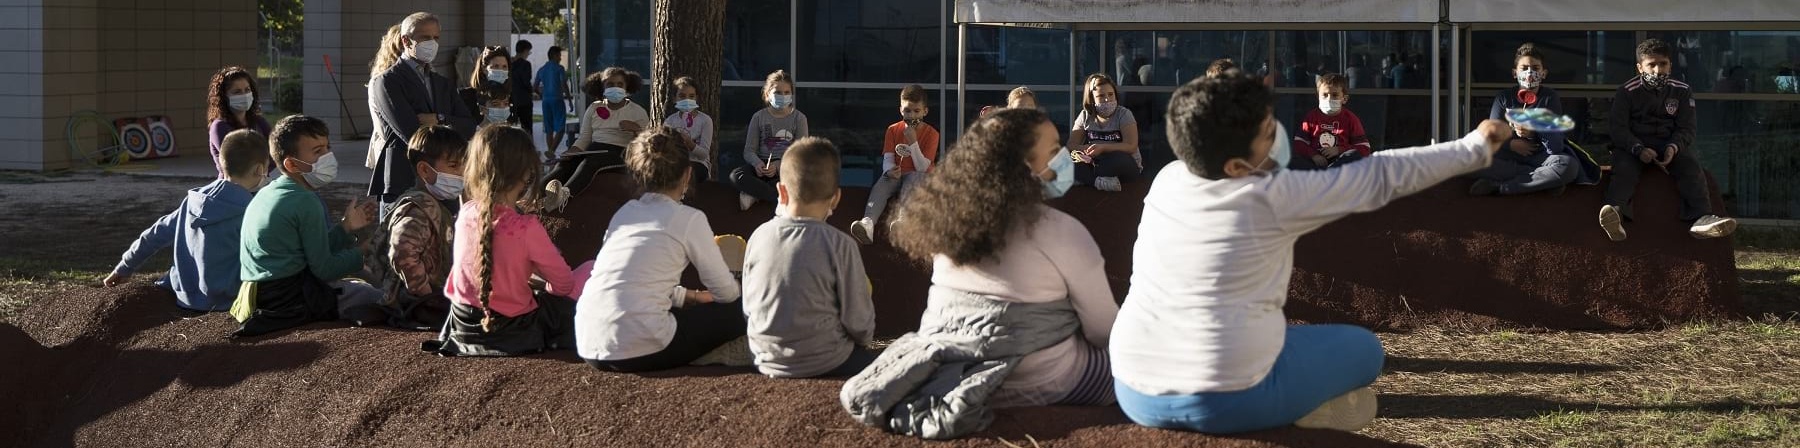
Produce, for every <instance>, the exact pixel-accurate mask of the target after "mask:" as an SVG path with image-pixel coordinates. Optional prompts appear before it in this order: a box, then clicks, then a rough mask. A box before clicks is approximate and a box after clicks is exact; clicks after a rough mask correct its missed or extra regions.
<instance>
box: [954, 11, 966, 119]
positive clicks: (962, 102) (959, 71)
mask: <svg viewBox="0 0 1800 448" xmlns="http://www.w3.org/2000/svg"><path fill="white" fill-rule="evenodd" d="M968 65H969V24H967V23H958V24H956V138H959V139H960V138H962V133H963V126H966V125H967V124H968V123H969V120H968V117H966V116H965V115H967V114H968V113H969V79H968V77H969V67H968Z"/></svg>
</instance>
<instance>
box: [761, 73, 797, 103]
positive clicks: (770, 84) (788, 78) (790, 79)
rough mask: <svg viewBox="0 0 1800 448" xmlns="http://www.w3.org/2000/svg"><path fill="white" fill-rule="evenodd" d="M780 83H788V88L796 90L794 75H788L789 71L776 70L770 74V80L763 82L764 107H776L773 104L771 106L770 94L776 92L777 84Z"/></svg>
mask: <svg viewBox="0 0 1800 448" xmlns="http://www.w3.org/2000/svg"><path fill="white" fill-rule="evenodd" d="M778 82H785V83H787V85H788V88H789V89H792V88H794V75H790V74H788V72H787V70H776V71H775V72H774V73H770V74H769V77H768V79H765V80H763V90H762V101H763V105H766V106H771V107H772V106H774V105H773V104H769V94H770V93H774V92H775V83H778Z"/></svg>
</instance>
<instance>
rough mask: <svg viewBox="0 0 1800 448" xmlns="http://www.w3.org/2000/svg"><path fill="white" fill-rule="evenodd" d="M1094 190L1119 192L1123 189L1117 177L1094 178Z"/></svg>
mask: <svg viewBox="0 0 1800 448" xmlns="http://www.w3.org/2000/svg"><path fill="white" fill-rule="evenodd" d="M1094 188H1095V189H1097V190H1100V191H1119V190H1123V189H1124V187H1122V186H1120V185H1119V178H1117V177H1096V178H1094Z"/></svg>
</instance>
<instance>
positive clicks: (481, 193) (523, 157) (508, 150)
mask: <svg viewBox="0 0 1800 448" xmlns="http://www.w3.org/2000/svg"><path fill="white" fill-rule="evenodd" d="M468 159H469V160H468V163H467V164H466V165H464V166H465V167H466V168H464V174H465V176H464V177H465V178H466V179H467V182H468V195H469V200H471V201H475V205H476V207H475V213H476V215H475V218H476V219H477V220H479V222H480V223H481V227H480V230H479V232H478V234H479V235H480V236H479V237H477V238H479V239H478V240H477V241H478V242H477V243H476V244H475V250H476V252H477V253H479V254H480V260H479V261H478V262H477V266H476V267H475V283H476V284H479V285H481V331H483V332H486V331H488V327H489V324H490V323H492V322H493V319H494V310H493V308H492V307H491V306H490V304H489V300H490V298H491V296H492V295H493V292H494V286H493V284H492V282H491V280H492V277H493V273H494V224H495V222H494V221H495V219H496V218H495V216H494V208H495V207H499V206H507V207H512V206H514V204H510V203H507V204H502V203H501V202H502V201H503V200H505V199H506V196H507V195H509V194H513V193H518V194H520V195H521V196H523V197H525V198H529V197H532V196H535V195H532V194H530V190H531V188H530V186H531V184H532V183H533V182H534V181H536V180H537V178H538V175H539V172H540V171H542V170H543V169H544V168H543V165H542V164H540V163H539V162H538V160H539V159H538V154H537V149H536V148H535V147H533V146H532V142H531V134H529V133H527V132H525V130H523V129H519V128H515V127H511V126H487V127H483V128H481V130H480V131H477V132H476V133H475V139H474V140H471V141H470V142H469V156H468Z"/></svg>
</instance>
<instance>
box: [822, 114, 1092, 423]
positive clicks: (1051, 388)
mask: <svg viewBox="0 0 1800 448" xmlns="http://www.w3.org/2000/svg"><path fill="white" fill-rule="evenodd" d="M1058 137H1059V136H1058V135H1057V132H1056V126H1055V125H1053V124H1051V123H1050V119H1049V116H1047V115H1045V114H1044V113H1043V112H1040V111H1038V110H1035V109H1017V108H1008V109H1001V110H998V111H994V112H993V113H991V114H989V115H988V116H987V117H984V118H982V119H980V120H978V121H976V123H975V124H974V126H973V127H971V128H970V129H969V131H968V132H967V133H965V134H964V135H963V136H962V138H961V139H960V140H959V141H958V142H957V143H956V145H955V146H954V147H955V148H956V149H955V150H952V151H949V152H948V153H947V154H945V155H944V156H943V157H944V158H943V159H942V160H941V161H940V163H939V164H938V165H936V166H934V167H933V168H932V174H931V176H929V177H927V178H926V180H925V182H924V184H922V185H920V186H919V190H918V194H915V195H913V196H912V197H911V198H909V199H907V200H906V201H905V202H904V203H903V204H902V205H901V206H900V208H901V212H900V213H901V214H904V215H906V216H907V219H906V220H904V221H901V222H900V223H899V224H896V225H895V227H894V229H893V234H892V235H891V236H890V237H889V238H890V239H891V240H892V242H893V244H894V246H895V247H897V248H899V249H900V250H901V251H903V252H905V253H906V254H907V255H908V256H911V257H913V258H914V259H917V260H920V261H928V262H931V263H932V272H933V275H932V277H931V282H932V287H931V297H930V302H931V303H932V306H931V307H930V309H928V310H926V314H925V316H924V318H923V322H924V323H923V324H922V325H921V326H920V328H922V330H921V331H920V332H918V333H916V334H914V335H912V336H909V337H907V338H902V339H901V340H900V341H897V342H895V343H894V344H893V345H891V346H889V348H888V350H889V351H894V350H908V349H919V350H929V348H926V347H930V346H937V345H938V344H939V343H942V344H948V345H950V346H952V347H954V348H956V350H953V351H956V352H960V353H962V354H966V355H969V356H968V358H967V359H966V360H967V361H996V360H1003V359H1009V358H1012V359H1016V361H1008V362H1011V363H1012V364H1013V366H1014V368H1013V369H1012V371H1011V373H1009V374H1007V375H1006V376H1005V377H1004V378H1001V379H999V381H1001V383H1000V384H999V387H998V388H997V389H995V390H994V392H993V394H991V395H988V396H987V401H986V402H985V403H972V404H976V405H987V406H994V407H1005V406H1035V405H1047V404H1068V405H1096V406H1099V405H1107V404H1111V403H1112V402H1113V393H1112V388H1111V386H1110V382H1111V381H1112V375H1111V374H1110V373H1109V372H1110V370H1109V369H1108V357H1107V350H1106V348H1107V344H1108V340H1109V339H1110V337H1111V334H1112V329H1113V317H1114V316H1115V315H1117V314H1118V312H1119V307H1118V305H1117V304H1116V302H1114V301H1113V294H1112V289H1111V286H1109V285H1108V284H1107V280H1106V273H1105V270H1104V269H1102V268H1101V266H1103V265H1105V262H1106V261H1105V260H1103V259H1102V258H1101V256H1100V247H1099V245H1097V244H1096V243H1095V242H1094V238H1093V236H1092V235H1091V234H1089V233H1088V230H1087V227H1084V226H1083V225H1082V224H1081V222H1079V221H1076V220H1075V218H1074V217H1072V216H1069V215H1068V214H1067V213H1063V212H1062V211H1059V210H1057V209H1054V208H1051V207H1050V206H1048V205H1045V204H1044V201H1045V200H1046V199H1052V198H1056V197H1059V196H1062V194H1063V193H1065V192H1067V191H1068V189H1069V186H1070V185H1071V184H1072V183H1073V182H1072V181H1073V180H1074V179H1073V176H1074V175H1075V173H1074V170H1075V167H1074V166H1073V165H1074V164H1073V163H1072V160H1071V159H1070V158H1069V155H1068V151H1067V150H1066V149H1064V148H1062V147H1061V145H1059V144H1058V143H1059V140H1060V139H1059V138H1058ZM992 302H1002V303H1005V304H1006V305H1005V306H1004V307H996V306H993V305H984V304H990V303H992ZM994 310H997V311H994ZM990 331H1004V332H1007V333H1008V336H1009V337H1008V338H994V339H984V340H982V341H973V342H971V341H967V340H965V339H962V338H957V337H955V336H954V334H985V333H984V332H990ZM909 338H916V339H913V340H912V341H909ZM997 341H1003V342H997ZM916 342H922V344H920V343H916ZM892 355H894V353H886V354H883V355H882V356H881V359H880V360H878V361H876V364H882V363H883V362H884V361H887V362H894V361H901V360H905V359H916V358H914V357H910V356H892ZM1015 357H1016V358H1015ZM961 360H965V359H959V360H958V361H961ZM889 367H890V368H891V367H901V366H889ZM878 370H880V369H879V368H877V367H874V366H872V367H871V368H870V369H867V370H864V371H863V372H864V374H863V375H859V376H858V377H856V378H853V379H851V380H850V383H849V384H846V385H845V387H844V390H845V397H846V399H845V400H844V402H845V403H852V402H853V401H854V402H857V403H863V402H869V401H863V400H851V399H850V398H851V395H852V394H854V393H855V391H861V390H889V391H890V393H891V391H893V390H895V389H887V388H888V387H894V388H897V389H899V390H905V389H907V388H910V387H913V386H916V384H913V385H908V384H896V383H892V382H889V381H884V380H881V375H878V374H876V375H871V374H870V372H872V371H878ZM934 380H935V378H934ZM850 411H851V413H852V414H853V415H856V414H858V413H859V412H860V411H865V410H862V409H857V408H855V407H854V406H853V407H851V409H850ZM939 423H940V424H943V425H953V424H952V423H949V422H939ZM976 429H979V428H976Z"/></svg>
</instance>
